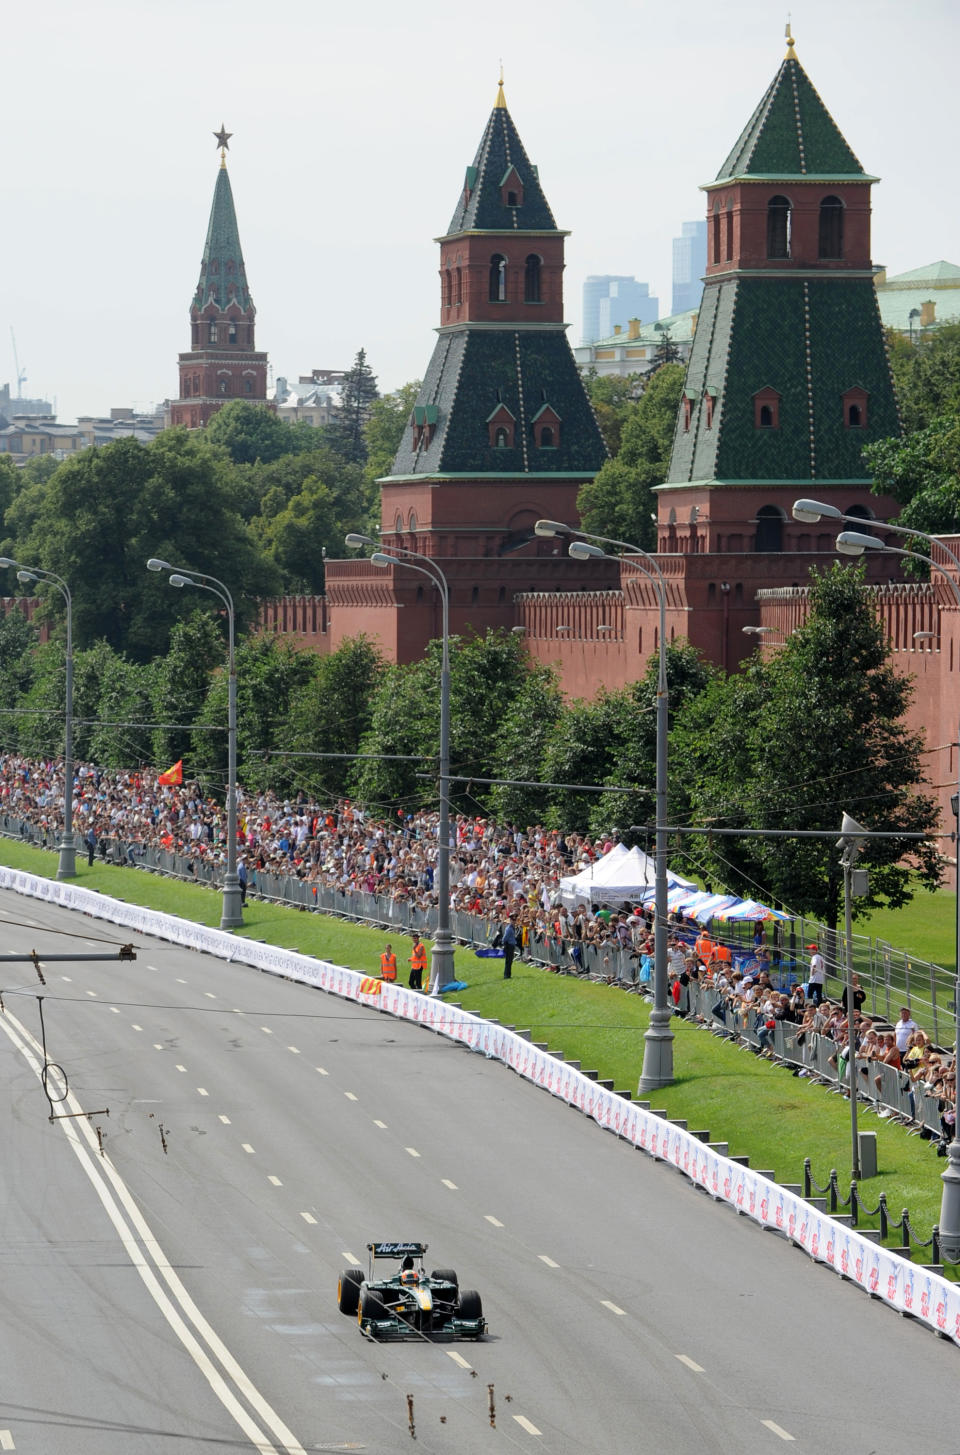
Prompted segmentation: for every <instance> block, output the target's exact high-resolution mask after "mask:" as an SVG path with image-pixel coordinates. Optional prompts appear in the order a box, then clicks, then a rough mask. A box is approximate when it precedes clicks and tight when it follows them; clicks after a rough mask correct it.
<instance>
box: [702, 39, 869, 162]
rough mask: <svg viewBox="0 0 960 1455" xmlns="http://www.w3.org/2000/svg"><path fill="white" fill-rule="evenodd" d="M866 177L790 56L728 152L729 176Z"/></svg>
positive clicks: (837, 128) (805, 76) (831, 118)
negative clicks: (731, 149)
mask: <svg viewBox="0 0 960 1455" xmlns="http://www.w3.org/2000/svg"><path fill="white" fill-rule="evenodd" d="M811 174H812V175H817V176H825V177H846V176H850V177H864V176H865V175H866V174H865V173H864V170H863V168H862V167H861V165H860V163H859V162H858V161H857V158H856V157H855V156H854V154H853V152H852V151H851V150H850V148H849V147H848V146H847V143H846V142H845V141H844V139H843V136H842V135H841V132H840V129H839V127H838V126H837V123H836V122H835V121H834V119H833V117H832V116H831V115H830V113H829V111H828V110H827V108H826V107H825V106H824V104H823V102H822V101H821V99H820V97H819V96H818V95H817V92H816V89H815V87H814V86H813V84H812V82H811V80H810V78H809V76H808V75H807V73H806V71H805V70H804V69H803V67H802V66H801V64H800V62H799V61H798V60H797V59H796V58H795V57H793V56H788V58H787V59H786V60H784V61H783V62H782V64H781V66H780V69H779V71H778V72H777V74H776V76H774V78H773V81H772V82H771V83H770V86H769V87H768V88H767V91H766V94H765V95H764V97H763V99H762V101H761V102H760V104H759V106H758V107H757V109H756V111H754V113H753V115H752V116H751V118H750V120H749V121H748V122H747V125H746V127H745V128H744V130H743V132H742V133H741V135H740V137H739V139H738V140H737V144H736V146H735V147H734V148H733V151H732V152H731V153H730V155H729V156H728V157H727V160H726V161H725V162H724V164H723V166H722V167H721V168H720V171H719V172H718V173H717V177H716V181H718V182H722V181H726V180H727V178H730V177H749V176H758V177H759V176H762V177H784V178H786V177H798V176H807V175H811Z"/></svg>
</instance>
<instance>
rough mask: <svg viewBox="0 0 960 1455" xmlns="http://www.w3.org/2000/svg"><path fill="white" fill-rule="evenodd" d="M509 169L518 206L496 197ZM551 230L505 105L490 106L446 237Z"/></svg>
mask: <svg viewBox="0 0 960 1455" xmlns="http://www.w3.org/2000/svg"><path fill="white" fill-rule="evenodd" d="M511 167H515V168H516V172H517V176H518V177H519V179H520V181H521V183H522V184H523V205H522V206H520V207H508V206H507V205H506V204H505V203H504V202H503V200H502V198H501V186H502V179H503V178H504V177H505V176H506V174H507V172H508V171H509V170H510V168H511ZM556 227H557V224H556V223H555V222H554V220H553V213H552V212H551V211H550V206H549V204H548V202H547V199H546V197H544V195H543V190H542V188H541V186H540V179H539V177H538V176H537V169H536V167H535V166H533V164H532V163H531V162H530V160H529V158H528V157H527V154H526V152H525V151H524V149H523V142H522V141H521V140H520V134H519V132H518V131H517V128H516V127H515V126H514V124H513V118H512V116H511V115H510V112H509V111H508V110H507V108H506V107H505V106H495V107H494V108H493V110H492V111H491V113H490V120H489V121H488V122H487V125H486V130H485V131H484V133H483V137H482V139H481V142H480V146H479V147H478V148H477V155H476V156H475V157H474V159H473V165H472V166H471V167H468V168H467V173H466V177H465V179H464V188H463V192H462V193H461V195H460V200H459V201H458V203H457V207H456V211H455V212H454V214H453V217H452V218H451V219H450V226H449V227H448V228H447V232H448V234H450V233H457V232H470V231H472V230H474V229H479V230H481V231H486V232H506V231H507V230H508V229H509V230H510V231H513V230H517V231H520V232H523V231H526V230H530V231H534V232H545V231H548V232H553V231H556Z"/></svg>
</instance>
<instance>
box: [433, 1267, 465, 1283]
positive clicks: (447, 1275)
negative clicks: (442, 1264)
mask: <svg viewBox="0 0 960 1455" xmlns="http://www.w3.org/2000/svg"><path fill="white" fill-rule="evenodd" d="M430 1279H431V1282H433V1283H449V1284H452V1285H453V1287H454V1288H459V1287H460V1280H459V1279H458V1277H457V1275H456V1273H455V1272H454V1270H453V1269H452V1268H435V1269H434V1270H433V1272H432V1273H431V1274H430Z"/></svg>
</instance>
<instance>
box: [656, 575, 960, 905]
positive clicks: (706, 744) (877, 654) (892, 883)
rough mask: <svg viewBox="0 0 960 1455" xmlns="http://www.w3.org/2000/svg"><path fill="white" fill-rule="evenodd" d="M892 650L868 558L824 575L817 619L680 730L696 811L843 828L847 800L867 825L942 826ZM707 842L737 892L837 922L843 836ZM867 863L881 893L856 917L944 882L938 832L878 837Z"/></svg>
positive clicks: (749, 822)
mask: <svg viewBox="0 0 960 1455" xmlns="http://www.w3.org/2000/svg"><path fill="white" fill-rule="evenodd" d="M889 656H890V654H889V648H888V647H887V645H886V641H885V638H884V633H883V627H882V625H881V623H880V621H879V619H878V618H877V615H876V612H875V611H874V609H873V604H872V602H871V600H870V596H869V593H868V591H867V589H866V587H865V585H864V578H863V570H862V568H857V569H851V568H849V567H847V568H843V567H841V566H834V567H833V569H832V570H830V571H827V572H824V573H822V574H819V573H816V572H814V573H813V576H812V585H811V587H810V615H809V618H808V620H807V622H806V624H805V625H804V626H803V627H801V628H800V629H799V630H797V631H795V632H794V633H793V634H792V635H791V636H790V637H789V639H788V640H787V641H786V642H785V644H784V646H783V647H782V648H781V649H780V650H779V651H778V652H777V654H776V656H775V657H774V658H773V659H772V660H771V661H770V662H769V663H767V664H761V663H760V662H759V660H757V661H755V662H754V663H753V664H752V665H751V667H750V668H749V669H748V671H747V673H746V674H744V681H743V683H742V684H741V686H740V688H739V689H737V688H734V687H730V688H727V689H725V690H720V689H714V695H713V696H712V697H708V698H706V699H704V700H703V701H699V702H696V703H694V704H692V705H691V707H690V709H689V713H688V715H686V716H685V718H684V722H683V725H682V726H683V731H682V732H681V730H680V725H678V731H677V734H676V739H675V749H676V759H675V763H674V775H675V778H680V779H681V780H682V781H683V783H684V785H685V792H686V793H687V802H688V805H689V812H690V814H691V815H692V816H693V817H694V818H696V819H699V820H700V821H701V822H705V821H706V820H708V819H710V820H712V821H713V822H714V823H715V824H716V825H718V826H724V827H725V826H728V825H729V826H732V827H738V826H741V825H742V826H749V827H751V828H759V829H817V830H823V831H828V832H830V833H831V834H832V832H833V831H834V830H837V831H838V833H839V828H840V823H841V820H842V817H843V813H844V811H845V810H846V811H847V812H849V813H851V814H852V815H853V816H854V818H856V819H857V820H858V821H859V822H860V823H862V824H863V825H864V827H865V828H868V829H877V830H885V831H888V830H898V829H899V830H902V831H903V832H926V831H933V829H934V828H935V827H936V823H937V818H938V813H937V806H936V803H935V801H934V799H933V798H932V797H930V796H929V795H928V794H927V793H925V792H924V791H923V789H924V788H925V787H926V786H927V780H926V777H925V774H924V766H923V765H924V758H923V746H924V745H923V738H922V735H920V734H916V733H911V732H909V731H908V730H907V728H906V727H905V726H904V722H903V718H904V714H905V712H906V709H907V706H908V704H909V701H910V697H911V694H912V690H913V689H912V687H911V685H910V683H909V682H908V681H907V679H906V678H904V677H903V676H901V674H900V673H899V672H897V671H896V670H895V669H894V667H893V665H892V664H891V662H890V660H889ZM711 711H712V719H711V720H712V727H711V729H710V731H709V733H708V734H704V731H703V730H704V728H705V727H706V714H707V713H708V712H711ZM698 727H699V729H700V737H701V741H700V742H699V745H697V743H696V739H697V732H698ZM701 847H703V846H701ZM705 852H707V853H708V854H709V855H710V856H711V857H712V859H713V861H714V862H720V860H721V859H723V860H724V861H725V862H726V866H727V871H726V873H724V875H723V878H724V880H725V882H726V883H727V885H728V886H729V887H730V888H732V889H735V890H741V891H744V892H747V893H753V894H756V895H758V897H761V898H773V899H774V900H778V901H782V902H784V903H787V904H789V905H790V907H791V908H792V909H793V910H794V911H797V912H802V913H805V914H810V915H814V916H817V917H818V918H820V919H822V920H824V921H825V922H826V923H827V924H829V925H836V922H837V916H838V909H839V898H840V891H841V885H842V872H841V868H840V863H839V855H838V851H837V849H836V847H835V841H834V840H833V838H832V837H831V838H830V839H800V838H797V839H793V838H787V839H757V840H755V841H754V845H753V846H750V845H748V844H747V843H746V841H744V842H743V843H741V844H739V845H738V844H737V841H736V840H730V839H727V840H723V841H717V842H716V843H714V844H712V845H711V844H710V842H709V840H707V841H706V848H705ZM862 863H863V864H864V866H865V867H867V868H868V869H869V871H870V894H869V896H868V897H866V898H865V899H862V900H857V901H855V910H854V912H855V913H858V914H862V913H864V912H867V911H869V910H870V909H873V908H876V907H877V906H879V905H888V906H890V907H892V908H899V907H900V906H902V905H903V904H906V903H907V902H908V901H909V900H910V898H911V897H912V894H913V890H914V886H915V885H916V884H917V883H918V882H919V883H922V884H924V885H926V886H927V887H929V888H934V887H936V885H937V884H938V883H939V879H940V872H941V865H942V860H941V857H940V854H939V852H938V850H937V848H936V847H935V842H934V841H933V840H929V841H927V842H923V843H921V844H919V845H910V844H906V843H904V842H903V841H897V840H896V839H875V840H874V839H871V840H868V841H867V847H866V849H865V851H864V854H863V859H862Z"/></svg>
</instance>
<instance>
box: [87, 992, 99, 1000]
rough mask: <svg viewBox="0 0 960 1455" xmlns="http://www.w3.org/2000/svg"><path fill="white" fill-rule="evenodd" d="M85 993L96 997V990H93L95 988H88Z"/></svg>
mask: <svg viewBox="0 0 960 1455" xmlns="http://www.w3.org/2000/svg"><path fill="white" fill-rule="evenodd" d="M87 994H88V995H92V996H93V997H94V999H96V996H97V992H96V991H95V990H88V991H87Z"/></svg>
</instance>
